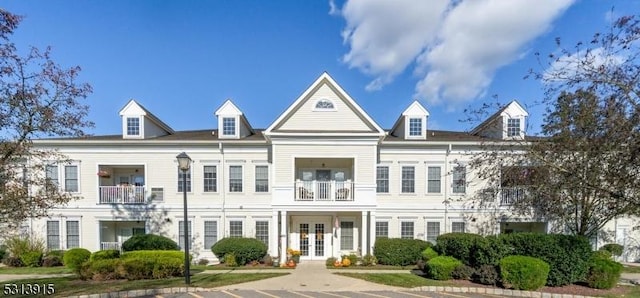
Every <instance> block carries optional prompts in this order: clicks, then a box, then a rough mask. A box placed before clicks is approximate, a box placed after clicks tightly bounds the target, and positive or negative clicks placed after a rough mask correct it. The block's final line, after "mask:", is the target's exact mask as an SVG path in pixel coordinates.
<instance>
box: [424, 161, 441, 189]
mask: <svg viewBox="0 0 640 298" xmlns="http://www.w3.org/2000/svg"><path fill="white" fill-rule="evenodd" d="M441 179H442V173H441V168H440V167H428V168H427V192H428V193H440V190H441V189H440V188H441V185H442V184H441Z"/></svg>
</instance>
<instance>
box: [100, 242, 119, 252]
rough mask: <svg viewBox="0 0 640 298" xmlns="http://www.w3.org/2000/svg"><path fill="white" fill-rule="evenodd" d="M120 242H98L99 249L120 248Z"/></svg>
mask: <svg viewBox="0 0 640 298" xmlns="http://www.w3.org/2000/svg"><path fill="white" fill-rule="evenodd" d="M121 248H122V243H120V242H100V250H106V249H115V250H120V249H121Z"/></svg>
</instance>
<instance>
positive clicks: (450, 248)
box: [435, 233, 484, 265]
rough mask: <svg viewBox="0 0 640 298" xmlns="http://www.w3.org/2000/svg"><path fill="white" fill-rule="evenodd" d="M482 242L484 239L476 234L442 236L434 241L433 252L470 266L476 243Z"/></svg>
mask: <svg viewBox="0 0 640 298" xmlns="http://www.w3.org/2000/svg"><path fill="white" fill-rule="evenodd" d="M482 240H484V238H483V237H482V236H480V235H478V234H470V233H448V234H442V235H440V236H438V238H437V239H436V246H435V251H436V252H438V254H440V255H442V256H451V257H454V258H456V259H458V260H460V261H461V262H462V263H464V264H467V265H472V264H473V262H472V260H473V252H474V251H475V246H476V242H477V241H482Z"/></svg>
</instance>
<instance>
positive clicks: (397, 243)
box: [373, 238, 430, 266]
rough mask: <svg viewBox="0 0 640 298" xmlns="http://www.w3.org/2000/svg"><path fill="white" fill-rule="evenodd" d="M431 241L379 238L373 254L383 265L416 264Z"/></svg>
mask: <svg viewBox="0 0 640 298" xmlns="http://www.w3.org/2000/svg"><path fill="white" fill-rule="evenodd" d="M429 246H430V244H429V242H426V241H423V240H419V239H401V238H378V239H376V244H375V246H374V247H373V254H374V255H375V257H376V259H378V263H379V264H382V265H393V266H406V265H412V264H416V262H417V261H418V260H420V259H421V258H422V251H424V250H425V249H426V248H427V247H429Z"/></svg>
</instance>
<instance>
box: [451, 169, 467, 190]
mask: <svg viewBox="0 0 640 298" xmlns="http://www.w3.org/2000/svg"><path fill="white" fill-rule="evenodd" d="M452 186H453V193H457V194H461V193H465V192H466V190H467V168H466V167H465V166H457V167H455V168H453V185H452Z"/></svg>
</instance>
